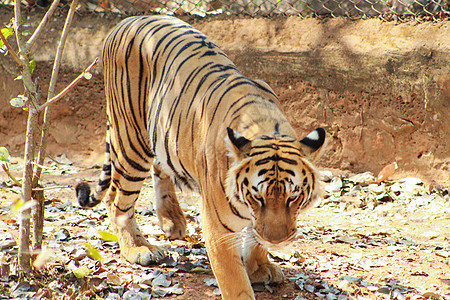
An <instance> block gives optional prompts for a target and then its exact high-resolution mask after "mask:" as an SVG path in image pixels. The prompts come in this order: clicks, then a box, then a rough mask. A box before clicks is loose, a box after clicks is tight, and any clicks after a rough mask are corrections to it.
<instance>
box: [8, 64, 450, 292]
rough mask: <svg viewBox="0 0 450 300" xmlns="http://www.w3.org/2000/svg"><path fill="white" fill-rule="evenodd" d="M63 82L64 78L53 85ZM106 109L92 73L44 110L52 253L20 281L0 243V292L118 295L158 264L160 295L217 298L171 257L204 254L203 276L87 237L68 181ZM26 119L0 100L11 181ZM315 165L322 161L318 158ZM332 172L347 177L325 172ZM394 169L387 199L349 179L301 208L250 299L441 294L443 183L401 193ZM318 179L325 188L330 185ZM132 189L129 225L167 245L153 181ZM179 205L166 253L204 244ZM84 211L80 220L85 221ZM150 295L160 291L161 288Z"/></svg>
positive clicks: (448, 284)
mask: <svg viewBox="0 0 450 300" xmlns="http://www.w3.org/2000/svg"><path fill="white" fill-rule="evenodd" d="M39 76H40V77H41V78H42V81H43V82H45V81H47V80H48V76H49V75H48V73H47V72H45V71H44V72H42V71H41V73H40V74H39ZM61 76H62V77H61V78H62V82H68V81H70V80H71V79H72V78H73V74H72V73H71V72H69V73H64V72H63V73H62V75H61ZM61 87H62V84H61V85H59V87H58V88H61ZM43 89H45V86H43ZM298 91H301V92H302V93H301V94H302V95H303V96H302V97H303V98H302V100H304V101H307V100H308V98H311V97H315V96H314V95H315V94H314V93H315V90H314V88H313V87H311V86H310V85H308V84H307V83H304V82H297V83H293V85H292V86H291V85H289V84H288V85H281V86H277V92H278V93H279V95H281V97H282V98H287V97H290V96H292V95H293V94H294V93H297V92H298ZM302 103H304V102H299V103H297V102H295V101H291V102H287V101H286V102H283V104H284V106H285V108H286V110H287V111H288V112H289V114H291V115H292V113H293V112H295V111H299V110H301V109H302V105H303V104H302ZM349 105H351V103H349ZM104 107H105V105H104V102H103V87H102V80H101V78H100V77H99V76H94V78H93V79H92V80H90V81H82V82H81V84H80V85H79V86H78V87H77V88H76V89H75V90H74V91H72V92H71V94H70V95H69V96H68V97H67V98H65V99H63V100H61V101H60V102H59V103H57V104H56V105H55V106H54V107H53V116H54V118H53V123H52V128H51V136H50V140H49V148H48V154H49V157H51V158H52V159H55V160H56V161H60V162H63V163H62V164H56V163H55V162H54V161H51V160H49V162H48V163H47V165H50V166H51V167H52V169H50V170H49V171H47V172H45V173H44V175H43V185H44V186H47V187H49V186H63V187H68V188H61V189H59V188H56V189H51V190H49V191H47V192H46V199H47V203H48V204H47V208H46V215H47V219H46V227H47V228H46V229H45V241H44V245H46V247H47V248H48V249H51V251H56V254H55V252H52V256H53V257H55V258H54V259H52V260H50V261H49V262H47V265H46V266H45V267H44V268H43V269H42V270H41V271H40V272H39V273H38V274H40V275H35V276H34V277H32V278H31V280H29V281H24V280H19V277H17V275H16V274H17V273H16V271H17V270H16V261H15V254H14V253H16V251H17V248H16V247H12V248H11V247H6V248H3V249H2V252H3V253H4V255H6V256H4V260H5V261H6V262H7V263H6V264H7V265H9V267H8V268H9V270H10V273H9V277H8V276H6V277H3V279H2V280H1V281H0V290H3V291H6V292H4V293H5V294H4V296H3V298H4V299H9V298H11V297H13V296H14V297H19V298H21V297H25V296H24V294H23V293H22V294H20V293H19V291H20V290H21V289H20V288H22V287H24V286H25V287H27V288H28V289H25V290H26V293H28V295H34V296H42V297H44V296H45V297H46V298H51V299H61V298H63V297H66V298H67V299H69V298H71V297H72V298H73V297H75V296H74V295H77V296H76V297H79V298H84V299H88V298H93V297H94V295H97V297H103V298H106V297H107V296H108V295H109V294H110V293H113V294H118V295H119V296H122V295H123V294H124V293H126V292H127V291H141V292H142V293H149V291H151V289H150V288H149V287H148V285H147V286H146V285H145V284H142V283H139V284H138V283H137V282H142V280H143V279H142V278H146V276H147V277H148V276H150V275H152V273H151V272H153V271H154V270H160V271H161V272H162V273H163V274H170V276H172V277H168V278H169V279H170V280H171V282H172V285H171V286H170V287H169V288H167V289H170V288H173V287H174V286H175V287H182V288H183V291H182V294H181V295H176V294H174V295H170V294H168V295H167V296H166V297H167V298H169V299H210V298H211V299H219V296H215V293H217V290H216V288H215V287H214V286H207V285H206V284H205V283H204V280H208V279H211V278H212V273H211V271H210V270H209V269H208V263H207V257H206V256H205V255H203V256H201V255H200V256H199V255H192V254H186V255H185V256H181V258H179V259H180V261H179V263H186V262H191V263H196V262H199V261H200V262H204V261H206V262H204V263H203V264H202V265H201V266H202V268H204V269H205V270H203V269H202V271H201V272H204V273H195V272H190V271H188V272H183V271H180V270H179V269H178V266H175V267H172V266H168V265H165V266H164V265H163V266H159V267H158V266H153V267H150V268H141V267H137V266H132V265H130V264H128V263H127V262H126V261H124V260H123V259H122V258H121V257H120V254H119V252H118V247H117V245H106V246H105V245H104V243H103V244H102V242H101V240H100V239H99V238H98V237H97V236H95V234H91V231H93V230H94V231H95V229H96V228H101V230H109V229H108V221H107V218H105V210H104V209H95V210H94V211H93V212H92V214H94V215H91V213H90V212H87V211H86V210H83V209H81V208H79V207H77V204H76V203H75V202H76V201H75V199H74V196H73V190H72V189H71V187H73V185H74V183H75V182H77V181H79V180H88V181H90V182H92V183H94V182H96V180H97V176H98V173H99V166H101V164H102V160H103V154H104V153H103V149H104V132H105V108H104ZM342 109H343V108H342ZM342 112H344V111H343V110H342ZM25 118H26V115H25V112H23V111H21V110H19V109H14V110H12V109H10V108H5V107H4V106H3V107H2V118H1V119H0V122H1V127H2V132H3V135H2V136H3V138H4V139H3V141H5V140H6V141H8V142H7V143H6V146H7V147H8V148H9V149H10V151H11V153H12V154H13V158H12V160H11V161H12V164H11V168H12V169H13V170H14V171H13V173H14V174H15V175H16V176H17V177H19V178H20V176H21V173H20V170H21V168H22V161H21V158H20V157H21V154H20V153H21V152H22V149H23V146H24V145H23V132H24V129H25ZM314 122H315V121H314V119H313V118H311V117H308V118H304V119H302V120H297V119H294V121H293V124H294V126H296V127H297V128H301V127H302V124H304V123H306V124H309V125H311V124H314ZM5 133H7V134H5ZM3 145H5V144H3ZM331 151H333V149H331ZM64 163H66V164H69V165H65V164H64ZM322 165H326V163H324V162H323V161H322ZM333 175H334V177H336V178H348V177H349V176H350V175H351V174H350V172H348V171H342V170H333ZM403 177H406V175H404V174H401V173H399V174H394V176H393V177H392V178H391V179H392V180H393V181H391V182H390V183H388V184H382V185H380V188H381V189H385V190H386V191H387V192H386V191H385V192H386V193H388V194H389V195H388V196H383V195H384V194H383V193H385V192H382V195H381V196H380V195H379V192H376V191H368V192H364V193H363V190H364V189H366V188H367V187H368V186H370V185H369V184H367V183H362V184H359V185H358V184H354V185H355V186H359V187H358V189H357V190H358V191H359V192H358V193H356V194H355V193H352V192H350V191H349V186H348V185H347V186H346V185H345V184H343V185H342V186H341V187H340V188H338V192H336V191H334V192H326V195H325V199H324V200H323V201H322V203H321V204H320V205H319V206H318V207H315V208H313V209H311V210H310V211H308V212H307V213H305V214H303V215H302V216H301V218H300V220H299V228H300V232H301V233H302V237H300V238H299V240H298V241H296V242H295V243H293V244H292V245H291V247H290V248H289V249H286V250H285V251H283V253H278V254H274V255H273V257H272V258H273V259H274V260H275V261H277V262H278V263H280V264H281V265H282V267H283V269H284V272H285V275H286V282H285V283H283V284H281V285H279V286H269V287H264V286H263V287H261V286H259V287H256V289H257V290H263V291H262V292H257V293H256V297H257V299H303V298H305V299H322V298H324V297H328V299H342V300H345V299H352V298H353V299H426V298H433V299H450V266H449V258H450V225H449V224H450V208H449V206H450V200H449V196H448V189H446V188H445V185H436V184H429V183H420V192H415V193H413V194H406V196H401V195H403V194H399V193H398V192H392V191H391V190H389V187H390V186H392V185H393V184H394V183H395V182H397V183H398V182H400V180H401V179H402V178H403ZM0 182H2V186H1V196H0V197H1V198H0V201H1V205H0V213H1V217H2V220H1V221H0V242H4V243H6V244H8V243H9V242H10V241H11V239H14V240H16V241H17V238H18V227H17V222H16V219H15V218H16V217H15V216H14V215H13V214H11V207H12V206H13V202H14V200H15V199H16V198H17V197H18V195H19V190H18V188H17V187H11V181H9V180H8V178H7V177H6V176H5V174H4V173H2V174H1V177H0ZM324 185H325V186H327V185H332V184H331V183H330V182H328V183H325V184H324ZM352 191H353V188H352ZM361 193H363V194H361ZM377 193H378V194H377ZM142 195H143V196H142V198H143V199H142V201H140V202H139V207H138V214H139V222H140V224H141V226H143V227H144V228H145V229H146V234H147V236H148V237H149V238H152V237H154V236H156V237H157V238H158V239H160V240H163V241H164V242H165V243H166V245H167V244H168V243H169V242H168V241H165V240H164V236H163V234H162V233H161V231H159V230H158V229H157V228H158V226H157V221H156V217H155V216H154V212H150V213H146V211H148V210H149V209H150V210H151V201H152V199H153V198H152V187H151V181H149V183H148V184H146V186H145V189H144V192H143V194H142ZM193 199H194V200H195V199H197V200H198V198H196V197H195V196H191V195H181V201H182V202H184V203H188V205H193ZM55 207H56V208H55ZM58 207H62V208H58ZM187 207H188V209H186V211H185V213H186V215H187V216H188V219H189V220H190V221H189V224H190V225H189V226H190V228H191V233H192V234H191V235H190V239H188V240H187V241H184V242H183V241H181V242H172V244H171V246H170V247H171V248H169V249H170V251H169V253H171V254H172V255H175V254H176V253H177V252H176V251H175V250H174V249H177V247H184V249H188V250H183V251H186V253H188V252H189V251H192V249H203V247H204V245H203V242H202V240H201V229H200V226H199V223H198V222H199V220H198V216H199V211H198V209H197V210H195V209H192V208H191V207H190V206H187ZM85 219H88V220H89V221H88V222H87V223H86V220H85ZM149 226H150V230H149ZM62 229H66V230H67V231H68V232H69V235H70V238H69V239H68V240H67V241H60V240H57V238H56V234H57V232H59V231H60V230H62ZM86 242H88V243H92V244H94V245H95V247H97V248H98V249H99V250H100V251H101V253H102V255H103V256H104V258H105V261H104V262H103V263H100V262H98V261H96V260H94V259H91V258H89V257H86V255H84V256H81V257H80V258H76V257H77V256H76V255H75V254H74V247H75V248H82V249H84V247H85V246H84V245H85V243H86ZM94 242H95V243H94ZM55 249H56V250H55ZM171 251H172V252H171ZM174 251H175V252H174ZM177 255H178V254H177ZM69 266H70V267H69ZM83 266H84V267H86V268H87V269H88V272H87V273H86V274H85V276H84V277H83V278H76V277H75V276H74V274H73V270H74V268H79V267H83ZM171 272H174V273H171ZM116 277H117V278H119V279H120V280H119V279H117V278H116ZM105 278H106V279H105ZM177 284H178V285H177ZM158 295H159V296H158ZM125 296H126V297H128V296H130V295H128V296H127V295H125ZM125 296H124V298H126V297H125ZM154 297H155V298H160V294H156V295H154ZM302 297H303V298H302ZM345 297H347V298H345ZM0 298H1V297H0Z"/></svg>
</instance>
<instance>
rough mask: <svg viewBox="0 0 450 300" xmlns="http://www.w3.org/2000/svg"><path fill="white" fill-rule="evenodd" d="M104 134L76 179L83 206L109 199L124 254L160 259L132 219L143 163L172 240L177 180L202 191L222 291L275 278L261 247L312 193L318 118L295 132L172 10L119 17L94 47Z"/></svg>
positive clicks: (230, 293) (290, 233)
mask: <svg viewBox="0 0 450 300" xmlns="http://www.w3.org/2000/svg"><path fill="white" fill-rule="evenodd" d="M103 73H104V84H105V94H106V103H107V104H106V110H107V134H106V152H105V163H104V165H103V168H102V171H101V175H100V178H99V181H98V184H97V186H96V188H95V190H94V192H93V193H91V190H90V187H89V184H87V183H86V182H81V183H79V184H78V185H77V186H76V188H75V190H76V197H77V200H78V202H79V204H80V205H81V206H83V207H93V206H95V205H97V204H99V203H100V202H101V201H103V203H104V204H105V206H106V208H107V213H108V216H109V218H110V220H111V226H112V227H113V229H114V231H115V233H116V235H117V237H118V242H119V247H120V252H121V255H122V256H123V257H124V258H125V259H126V260H128V261H129V262H130V263H137V264H140V265H143V266H149V265H151V264H154V263H158V262H159V261H161V259H163V257H164V256H165V251H164V250H163V249H162V248H161V247H159V246H157V245H152V244H150V243H149V242H148V241H147V240H146V238H145V237H144V236H143V233H142V232H141V231H140V229H139V228H138V225H137V222H136V217H135V204H136V201H137V199H138V197H139V194H140V191H141V187H142V185H143V182H144V180H145V179H146V177H147V176H148V174H149V172H150V170H152V177H153V183H154V189H155V209H156V214H157V216H158V220H159V224H160V226H161V228H162V230H163V231H164V232H165V234H166V236H167V237H168V238H169V239H183V238H184V237H185V236H186V220H185V216H184V214H183V211H182V209H181V208H180V205H179V203H178V200H177V196H176V192H175V191H176V189H175V188H176V187H182V188H188V189H190V190H192V191H194V192H197V193H198V194H199V195H201V198H202V201H201V208H202V217H201V223H202V232H203V238H204V241H205V245H206V248H207V252H208V257H209V260H210V265H211V269H212V271H213V273H214V275H215V277H216V279H217V282H218V286H219V288H220V290H221V295H222V298H223V299H254V297H255V296H254V292H253V290H252V283H255V282H263V283H266V284H269V283H280V282H282V281H283V280H284V275H283V272H282V270H281V268H280V266H278V265H277V264H275V263H274V262H272V261H270V260H269V257H268V253H269V252H268V251H269V250H270V249H272V248H277V247H282V246H285V245H287V244H288V243H289V242H291V241H292V240H293V239H295V237H296V232H297V224H296V220H297V217H298V215H299V213H300V211H303V210H304V209H306V208H307V207H310V206H311V205H312V203H314V202H315V200H316V199H317V198H318V196H319V191H320V187H319V183H318V172H317V170H316V168H315V167H314V166H313V164H312V163H311V161H313V160H314V159H316V158H317V156H318V154H319V153H320V152H321V149H322V148H323V145H324V142H325V136H326V133H325V130H324V129H323V128H320V127H319V128H317V129H315V130H313V131H312V132H311V133H310V134H308V135H307V136H306V137H304V138H303V139H301V140H299V139H298V138H297V136H296V132H295V131H294V129H293V127H292V126H291V125H290V123H289V122H288V120H287V118H286V116H285V115H284V113H283V112H282V110H281V106H280V102H279V99H278V97H277V96H276V95H275V93H274V91H273V90H272V89H271V88H270V87H269V85H268V84H266V83H265V82H264V81H262V80H252V79H249V78H247V77H245V76H244V75H242V73H241V72H240V71H239V70H238V68H237V67H236V66H235V65H234V64H233V63H232V62H231V60H230V59H229V58H228V57H227V55H225V54H224V52H222V51H221V50H220V49H219V47H218V46H216V45H215V44H214V43H213V42H212V41H211V40H210V39H209V38H207V37H206V36H205V35H203V34H202V33H201V32H200V31H198V30H197V29H195V28H194V27H192V26H190V25H188V24H187V23H185V22H183V21H181V20H179V19H177V18H175V17H170V16H162V15H154V16H137V17H129V18H127V19H124V20H123V21H121V22H120V23H119V24H118V25H117V26H116V27H115V28H113V29H112V31H111V32H110V33H109V34H108V35H107V37H106V39H105V42H104V46H103Z"/></svg>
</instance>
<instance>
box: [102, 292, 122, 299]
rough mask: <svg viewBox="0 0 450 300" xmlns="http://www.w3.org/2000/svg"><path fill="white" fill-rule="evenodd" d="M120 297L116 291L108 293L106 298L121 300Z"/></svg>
mask: <svg viewBox="0 0 450 300" xmlns="http://www.w3.org/2000/svg"><path fill="white" fill-rule="evenodd" d="M121 299H122V297H120V295H119V294H116V293H109V294H108V298H106V300H121Z"/></svg>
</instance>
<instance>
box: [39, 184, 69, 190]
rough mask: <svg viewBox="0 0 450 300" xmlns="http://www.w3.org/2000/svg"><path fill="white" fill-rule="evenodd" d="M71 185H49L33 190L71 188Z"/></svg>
mask: <svg viewBox="0 0 450 300" xmlns="http://www.w3.org/2000/svg"><path fill="white" fill-rule="evenodd" d="M71 188H72V187H70V186H62V185H60V186H48V187H41V188H34V189H33V191H46V190H53V189H71Z"/></svg>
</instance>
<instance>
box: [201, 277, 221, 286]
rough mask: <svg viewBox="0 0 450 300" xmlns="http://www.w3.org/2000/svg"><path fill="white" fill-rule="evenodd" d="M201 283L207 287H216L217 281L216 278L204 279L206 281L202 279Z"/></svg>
mask: <svg viewBox="0 0 450 300" xmlns="http://www.w3.org/2000/svg"><path fill="white" fill-rule="evenodd" d="M203 282H204V283H205V284H206V285H207V286H215V287H218V284H217V279H216V278H206V279H203Z"/></svg>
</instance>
